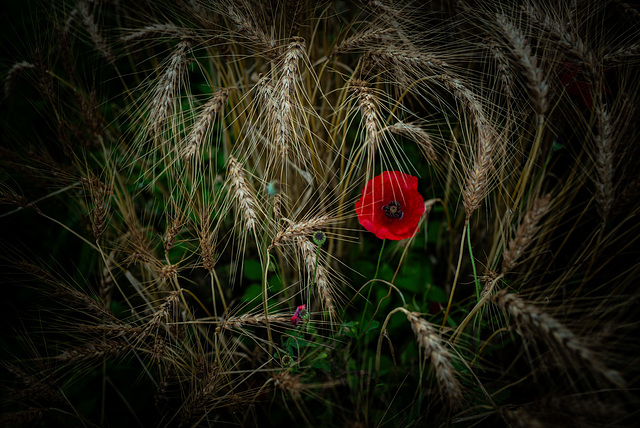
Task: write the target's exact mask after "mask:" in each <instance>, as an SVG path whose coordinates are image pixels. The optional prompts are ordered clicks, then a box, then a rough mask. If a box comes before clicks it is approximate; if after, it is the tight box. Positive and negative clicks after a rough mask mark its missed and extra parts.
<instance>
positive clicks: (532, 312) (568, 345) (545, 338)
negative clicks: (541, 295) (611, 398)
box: [491, 290, 625, 388]
mask: <svg viewBox="0 0 640 428" xmlns="http://www.w3.org/2000/svg"><path fill="white" fill-rule="evenodd" d="M491 301H492V302H493V303H494V304H495V305H496V306H497V307H498V308H500V309H501V310H502V311H504V312H507V313H508V314H509V315H511V316H512V317H513V318H514V319H515V321H516V328H517V329H518V332H519V333H520V334H521V335H523V336H524V337H525V338H527V339H528V340H532V341H536V340H539V341H542V342H544V343H546V344H547V345H548V346H549V348H550V349H551V350H552V351H553V354H554V356H556V357H557V358H558V359H559V361H563V360H564V362H568V361H573V360H574V357H575V359H577V360H579V361H582V362H583V363H584V365H585V366H586V367H588V368H589V369H590V370H592V371H593V372H594V373H596V374H597V375H599V376H601V377H603V378H605V379H607V380H608V381H609V382H611V383H613V384H614V385H616V386H618V387H620V388H624V384H625V381H624V379H623V378H622V376H621V375H620V373H619V372H618V371H616V370H612V369H609V368H607V367H606V366H605V365H604V363H603V362H602V361H601V360H600V359H599V358H598V357H597V356H596V355H595V354H594V353H593V352H592V351H591V350H590V349H589V348H588V347H587V346H585V344H584V343H583V341H582V340H581V339H580V338H579V337H578V336H576V335H575V334H573V333H572V332H571V330H569V329H568V328H567V327H566V326H565V325H563V324H562V323H560V322H559V321H558V320H556V319H555V318H553V317H552V316H551V315H548V314H547V313H545V312H542V311H541V310H540V309H538V308H536V307H535V306H533V305H531V304H529V303H527V302H526V301H524V300H523V299H521V298H520V297H519V296H518V295H516V294H513V293H507V291H506V290H501V291H499V292H498V293H497V294H496V295H495V296H493V297H492V298H491Z"/></svg>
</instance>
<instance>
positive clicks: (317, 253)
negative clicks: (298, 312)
mask: <svg viewBox="0 0 640 428" xmlns="http://www.w3.org/2000/svg"><path fill="white" fill-rule="evenodd" d="M316 245H318V249H317V250H316V267H315V268H314V269H313V279H312V280H311V285H310V286H309V295H308V296H307V311H310V310H311V293H313V286H314V285H315V283H316V275H317V273H318V260H319V259H320V247H321V246H322V244H316Z"/></svg>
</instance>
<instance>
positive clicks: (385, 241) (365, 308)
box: [360, 239, 387, 337]
mask: <svg viewBox="0 0 640 428" xmlns="http://www.w3.org/2000/svg"><path fill="white" fill-rule="evenodd" d="M386 243H387V240H386V239H383V240H382V248H380V254H378V264H377V265H376V273H375V274H374V275H373V279H378V272H379V271H380V261H381V260H382V253H383V251H384V244H386ZM372 288H373V281H372V282H371V284H370V285H369V291H368V292H367V300H366V301H365V303H364V310H363V311H362V318H361V319H360V325H362V323H363V322H364V316H365V315H366V313H367V309H369V298H370V297H371V289H372ZM363 334H364V331H363V332H361V334H360V336H361V337H362V335H363Z"/></svg>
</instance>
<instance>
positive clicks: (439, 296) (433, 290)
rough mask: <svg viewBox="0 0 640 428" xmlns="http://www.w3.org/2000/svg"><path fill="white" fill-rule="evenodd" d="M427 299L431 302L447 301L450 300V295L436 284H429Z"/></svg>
mask: <svg viewBox="0 0 640 428" xmlns="http://www.w3.org/2000/svg"><path fill="white" fill-rule="evenodd" d="M426 299H427V300H429V301H431V302H439V303H445V302H448V301H449V296H448V295H447V293H445V292H444V290H443V289H442V288H440V287H437V286H435V285H431V284H429V285H427V292H426Z"/></svg>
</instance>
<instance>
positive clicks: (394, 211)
mask: <svg viewBox="0 0 640 428" xmlns="http://www.w3.org/2000/svg"><path fill="white" fill-rule="evenodd" d="M417 189H418V178H417V177H414V176H412V175H409V174H403V173H402V172H400V171H385V172H383V173H382V174H380V175H378V176H377V177H374V178H372V179H371V180H369V182H368V183H367V185H366V186H364V190H362V197H361V198H360V200H359V201H358V202H357V203H356V214H358V221H359V222H360V224H361V225H362V226H364V228H365V229H367V230H368V231H369V232H373V233H374V234H375V235H376V236H377V237H378V238H380V239H391V240H394V241H399V240H400V239H406V238H411V236H413V233H414V232H415V231H416V229H417V228H418V222H419V221H420V217H422V214H423V213H424V199H422V196H420V193H418V190H417Z"/></svg>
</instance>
